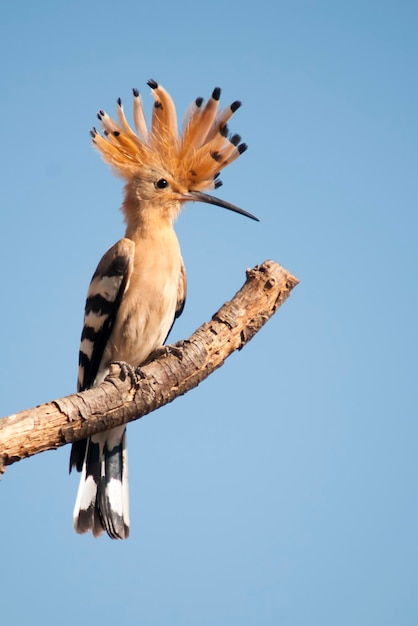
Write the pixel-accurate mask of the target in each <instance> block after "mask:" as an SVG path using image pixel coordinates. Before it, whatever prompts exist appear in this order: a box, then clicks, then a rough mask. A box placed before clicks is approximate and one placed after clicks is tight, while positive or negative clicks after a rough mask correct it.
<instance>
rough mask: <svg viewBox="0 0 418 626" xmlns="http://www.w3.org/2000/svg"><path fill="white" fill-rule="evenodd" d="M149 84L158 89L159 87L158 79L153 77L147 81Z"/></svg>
mask: <svg viewBox="0 0 418 626" xmlns="http://www.w3.org/2000/svg"><path fill="white" fill-rule="evenodd" d="M147 85H148V87H151V89H157V87H158V83H157V81H155V80H153V79H152V78H150V79H149V80H148V81H147Z"/></svg>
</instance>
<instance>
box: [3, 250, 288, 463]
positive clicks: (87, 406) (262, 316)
mask: <svg viewBox="0 0 418 626" xmlns="http://www.w3.org/2000/svg"><path fill="white" fill-rule="evenodd" d="M298 282H299V281H298V279H297V278H295V277H294V276H292V275H291V274H290V273H289V272H288V271H287V270H285V269H284V268H282V267H281V266H280V265H278V264H277V263H275V262H274V261H265V263H263V264H262V265H259V266H257V267H255V268H254V269H252V270H247V280H246V282H245V284H244V285H243V287H242V288H241V289H240V290H239V291H238V293H237V294H236V295H235V296H234V298H233V299H232V300H231V302H226V303H225V304H224V305H223V306H222V307H221V308H220V309H219V311H218V312H217V313H215V315H214V316H213V317H212V319H211V321H210V322H206V323H205V324H203V325H202V326H201V327H200V328H198V330H197V331H196V332H195V333H194V334H193V335H192V336H191V337H190V339H187V340H185V341H181V342H179V343H178V344H176V350H174V351H173V352H171V353H168V354H167V355H166V356H162V357H160V358H158V359H156V360H155V361H152V362H150V363H149V364H147V365H145V366H144V367H142V368H141V373H142V375H143V379H141V380H140V381H139V384H138V385H135V384H133V382H132V381H131V380H130V377H129V376H128V377H126V379H124V380H123V378H124V376H121V372H122V370H121V368H120V366H119V365H112V366H111V370H110V374H109V376H108V377H107V378H106V380H105V381H104V382H103V383H102V384H101V385H99V386H98V387H94V388H92V389H88V390H86V391H83V392H82V393H75V394H72V395H70V396H66V397H64V398H60V399H58V400H52V401H51V402H48V403H46V404H42V405H41V406H38V407H36V408H33V409H27V410H25V411H21V412H20V413H17V414H15V415H10V416H9V417H5V418H3V419H1V420H0V474H1V473H2V472H4V471H5V469H6V466H7V465H11V464H12V463H15V462H16V461H20V460H21V459H23V458H26V457H28V456H32V455H34V454H38V453H39V452H43V451H45V450H53V449H56V448H58V447H60V446H63V445H65V444H67V443H72V442H74V441H78V440H79V439H84V438H85V437H88V436H90V435H93V434H94V433H98V432H102V431H104V430H107V429H109V428H113V427H115V426H119V425H121V424H124V423H126V422H130V421H133V420H135V419H139V418H140V417H142V416H143V415H146V414H147V413H150V412H151V411H154V410H155V409H157V408H158V407H160V406H163V405H164V404H167V403H168V402H171V401H172V400H174V399H175V398H177V396H180V395H182V394H184V393H186V392H187V391H189V390H190V389H193V387H196V386H197V385H198V384H199V383H200V382H201V381H202V380H204V379H205V378H206V377H207V376H209V374H211V373H212V372H213V371H214V370H215V369H217V368H218V367H220V366H221V365H223V363H224V361H225V359H226V358H227V357H228V356H229V355H230V354H232V353H233V352H234V351H235V350H241V348H243V347H244V345H245V344H246V343H247V342H248V341H249V340H250V339H252V337H253V336H254V335H255V333H256V332H258V331H259V330H260V328H261V327H262V326H263V325H264V324H265V323H266V322H267V321H268V319H269V318H270V317H271V316H272V315H273V314H274V313H275V312H276V311H277V309H278V308H279V307H280V306H281V304H282V303H283V302H284V301H285V300H286V299H287V298H288V296H289V295H290V292H291V290H292V289H293V287H295V286H296V285H297V284H298Z"/></svg>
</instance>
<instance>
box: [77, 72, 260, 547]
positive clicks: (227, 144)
mask: <svg viewBox="0 0 418 626" xmlns="http://www.w3.org/2000/svg"><path fill="white" fill-rule="evenodd" d="M148 85H149V87H150V88H151V91H152V94H153V96H154V107H153V113H152V121H151V127H150V130H148V127H147V123H146V120H145V115H144V110H143V106H142V101H141V97H140V95H139V92H138V90H136V89H134V90H133V120H134V126H135V129H136V132H135V131H134V130H133V129H132V128H131V126H130V125H129V124H128V121H127V119H126V117H125V114H124V110H123V106H122V102H121V100H120V99H118V101H117V103H118V106H117V115H118V122H115V121H113V120H112V119H111V118H110V117H109V116H108V115H107V114H106V113H105V112H104V111H102V110H100V111H99V112H98V114H97V116H98V118H99V120H100V122H101V125H102V128H103V135H101V134H100V133H99V132H98V131H97V130H96V128H93V130H92V131H91V133H90V134H91V136H92V139H93V144H94V146H95V147H96V148H97V149H98V150H99V152H100V153H101V155H102V157H103V159H104V160H105V161H106V162H107V163H108V164H109V165H110V166H111V167H112V169H113V170H114V172H115V173H116V174H117V175H119V176H121V177H122V178H123V179H124V180H125V181H126V186H125V197H124V201H123V204H122V210H123V213H124V216H125V222H126V233H125V237H124V238H123V239H121V240H120V241H118V242H117V243H116V244H115V245H114V246H112V247H111V248H110V250H108V251H107V252H106V254H105V255H104V256H103V258H102V259H101V261H100V263H99V265H98V266H97V269H96V271H95V273H94V275H93V278H92V281H91V283H90V287H89V290H88V294H87V300H86V306H85V313H84V327H83V331H82V335H81V345H80V358H79V371H78V391H83V390H84V389H88V388H89V387H92V386H95V385H99V384H100V383H101V382H102V381H103V380H104V379H105V377H106V376H107V374H108V372H109V365H110V363H112V362H114V361H118V362H125V363H127V364H129V365H130V366H134V367H136V366H140V365H141V364H143V363H144V362H145V361H146V360H147V358H148V357H149V356H150V354H151V353H153V352H154V351H155V350H156V349H158V348H161V346H163V344H164V342H165V340H166V338H167V335H168V334H169V332H170V329H171V327H172V325H173V323H174V321H175V319H176V318H177V317H178V316H179V315H180V314H181V313H182V311H183V307H184V302H185V297H186V274H185V270H184V265H183V260H182V257H181V252H180V246H179V243H178V240H177V237H176V234H175V232H174V228H173V222H174V220H175V219H176V217H177V216H178V214H179V213H180V211H181V208H182V206H183V204H184V203H185V202H188V201H192V202H197V201H199V202H206V203H209V204H215V205H217V206H220V207H224V208H225V209H230V210H231V211H235V212H236V213H240V214H242V215H246V216H247V217H250V218H252V219H255V220H257V218H256V217H254V216H253V215H251V214H250V213H247V212H246V211H243V210H242V209H240V208H238V207H236V206H235V205H233V204H230V203H229V202H225V201H223V200H220V199H219V198H215V197H213V196H211V195H208V194H206V193H203V190H205V189H216V188H218V187H219V186H220V185H221V184H222V183H221V182H220V180H219V178H218V176H219V173H220V171H221V170H222V169H223V168H224V167H226V166H227V165H229V164H230V163H232V162H233V161H235V159H237V158H238V157H239V156H240V155H241V154H242V153H243V152H244V151H245V150H246V148H247V146H246V144H244V143H241V138H240V136H239V135H232V136H229V131H228V127H227V122H228V120H229V119H230V117H231V116H232V115H233V113H235V111H236V110H237V109H238V108H239V106H240V105H241V103H240V102H238V101H236V102H233V103H232V104H231V106H229V107H227V108H226V109H223V110H219V98H220V95H221V90H220V89H219V88H218V87H217V88H216V89H214V90H213V92H212V96H211V98H210V99H209V100H208V101H207V103H206V104H204V102H203V98H197V99H196V100H195V101H194V103H193V104H192V106H191V107H190V108H189V110H188V112H187V114H186V118H185V122H184V128H183V132H182V134H181V135H179V133H178V130H177V119H176V109H175V106H174V103H173V101H172V99H171V97H170V95H169V94H168V93H167V91H165V89H163V87H161V86H160V85H159V84H158V83H156V82H155V81H154V80H150V81H148ZM74 466H75V467H76V469H77V471H79V472H81V473H82V475H81V480H80V486H79V489H78V494H77V499H76V503H75V507H74V528H75V530H76V532H78V533H85V532H88V531H92V533H93V535H94V536H95V537H97V536H99V535H100V534H102V533H103V531H106V532H107V534H108V535H109V537H111V538H112V539H126V538H127V537H128V535H129V499H128V467H127V448H126V428H125V426H120V427H117V428H114V429H112V430H109V431H106V432H104V433H101V434H98V435H94V436H92V437H91V438H90V439H85V440H83V441H78V442H77V443H75V444H73V446H72V450H71V458H70V471H71V469H72V467H74Z"/></svg>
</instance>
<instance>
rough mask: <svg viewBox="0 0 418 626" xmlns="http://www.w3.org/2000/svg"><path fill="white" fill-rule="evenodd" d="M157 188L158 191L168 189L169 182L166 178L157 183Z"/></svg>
mask: <svg viewBox="0 0 418 626" xmlns="http://www.w3.org/2000/svg"><path fill="white" fill-rule="evenodd" d="M155 186H156V187H158V189H165V188H166V187H168V182H167V181H166V179H165V178H160V180H157V182H156V183H155Z"/></svg>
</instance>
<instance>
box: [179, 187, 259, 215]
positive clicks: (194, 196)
mask: <svg viewBox="0 0 418 626" xmlns="http://www.w3.org/2000/svg"><path fill="white" fill-rule="evenodd" d="M183 198H184V200H189V201H192V202H205V203H206V204H215V205H216V206H220V207H223V208H224V209H228V210H229V211H234V212H235V213H239V214H240V215H245V217H249V218H250V219H252V220H255V221H256V222H259V221H260V220H259V219H258V217H255V215H252V214H251V213H247V211H244V209H240V208H239V207H237V206H235V204H231V203H230V202H226V201H225V200H221V199H220V198H215V197H214V196H211V195H209V194H208V193H202V192H201V191H188V192H187V194H185V195H184V196H183Z"/></svg>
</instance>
